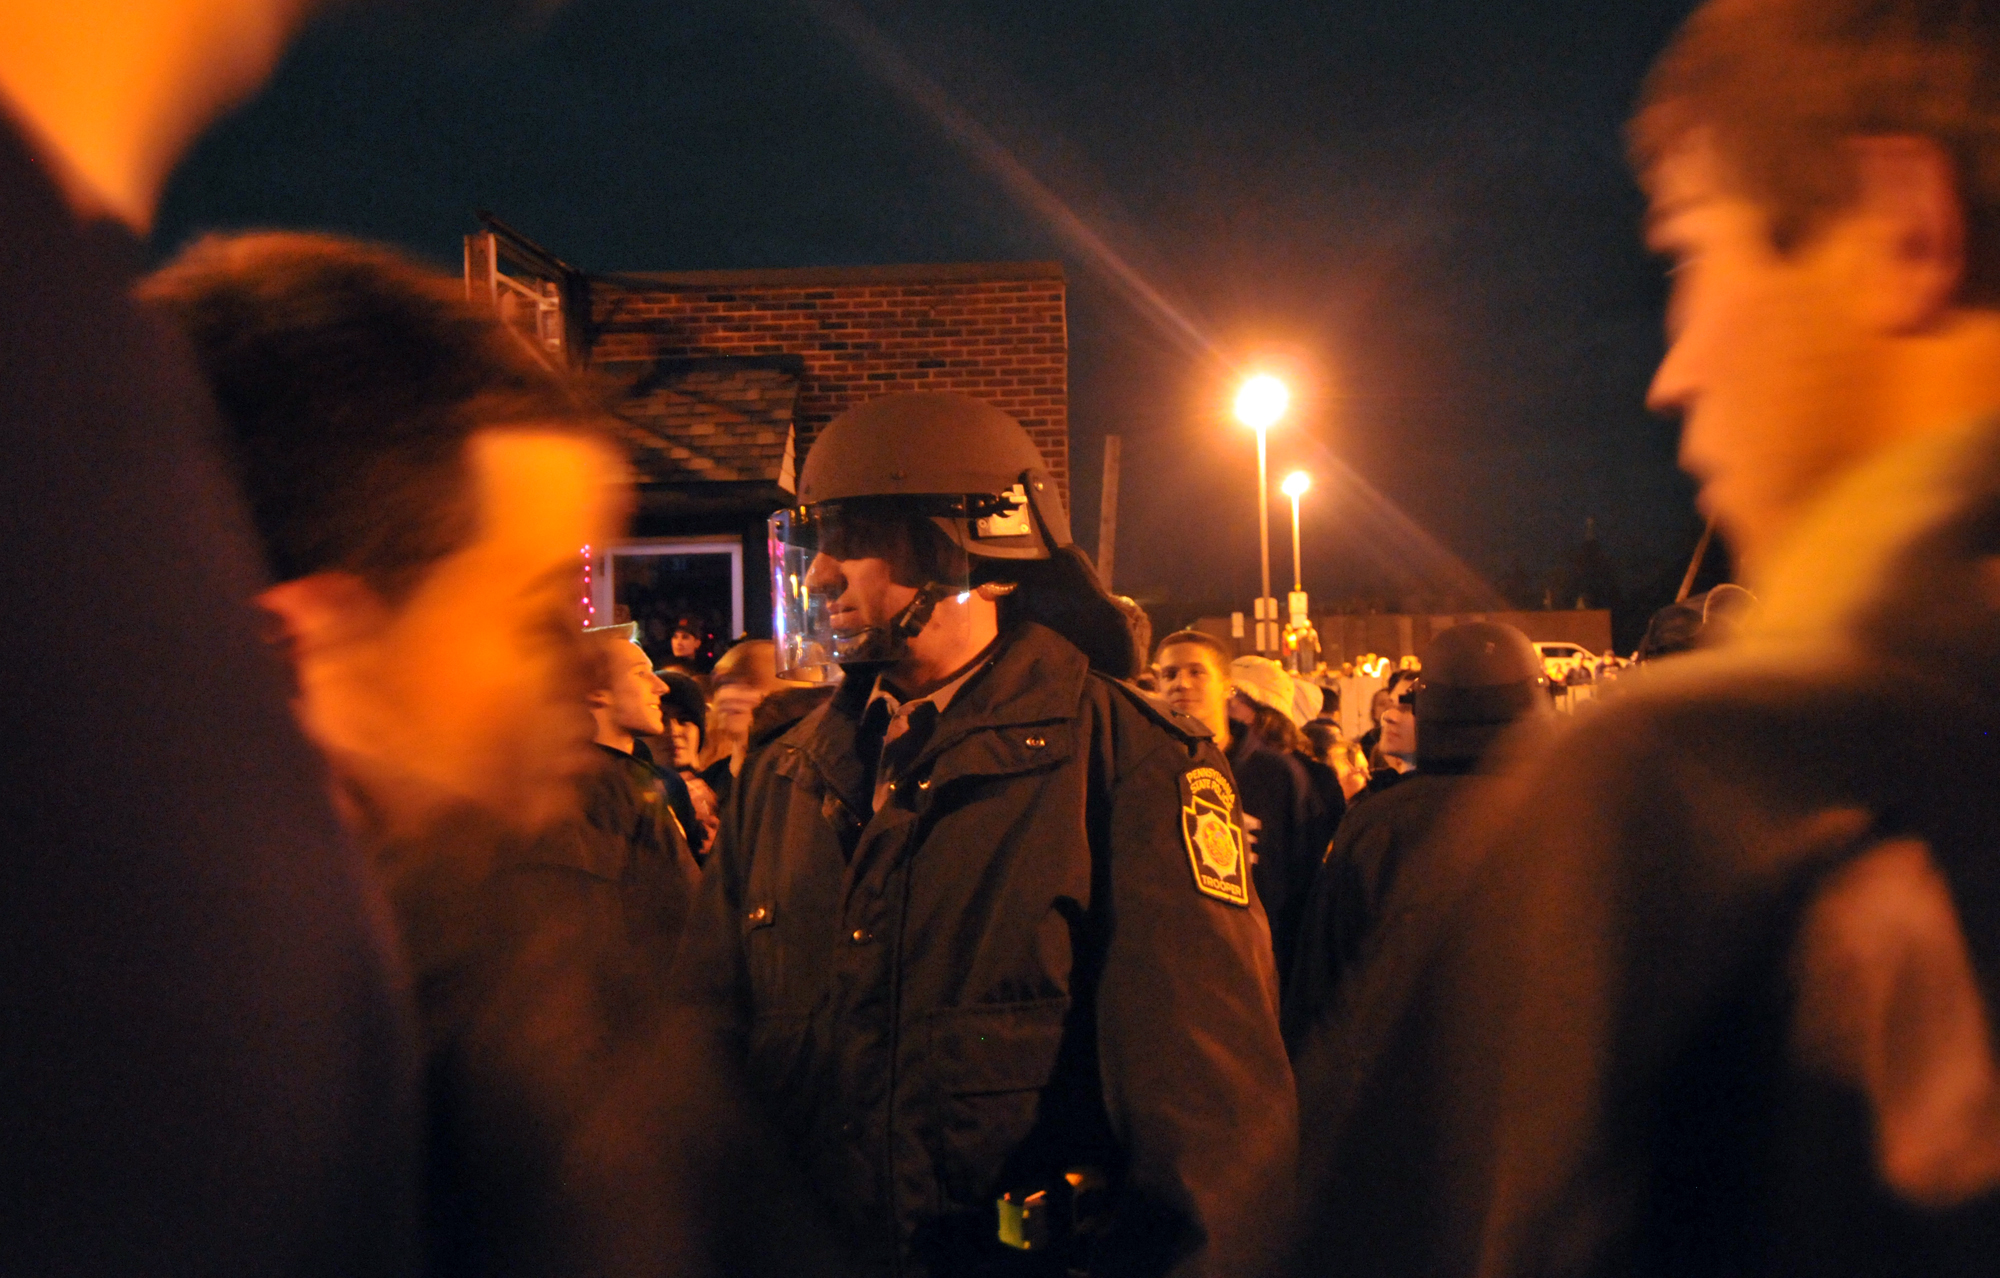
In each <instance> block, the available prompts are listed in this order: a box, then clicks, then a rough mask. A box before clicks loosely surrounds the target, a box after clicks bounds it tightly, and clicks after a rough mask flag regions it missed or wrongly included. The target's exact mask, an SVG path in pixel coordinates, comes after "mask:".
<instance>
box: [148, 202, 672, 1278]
mask: <svg viewBox="0 0 2000 1278" xmlns="http://www.w3.org/2000/svg"><path fill="white" fill-rule="evenodd" d="M142 296H144V297H145V298H146V299H148V300H149V301H151V302H153V303H154V304H155V305H157V306H159V307H160V308H161V309H162V310H163V311H165V312H166V313H167V314H169V315H170V316H172V317H173V318H174V319H175V320H176V321H177V322H178V323H179V324H180V326H181V327H182V329H183V330H184V331H185V332H186V333H187V335H188V337H189V338H190V339H191V341H192V343H193V346H194V349H195V353H196V356H197V358H198V360H199V361H200V363H201V365H202V366H203V368H204V370H205V371H206V373H207V374H208V377H209V380H210V382H211V384H212V385H213V387H214V389H215V393H216V397H217V400H218V401H219V403H220V404H221V406H222V413H223V420H224V427H225V429H224V432H223V434H224V438H225V442H226V447H227V448H228V450H229V452H230V455H231V459H232V460H233V462H234V463H235V466H236V469H237V472H238V474H239V476H240V477H241V480H242V483H243V486H244V488H245V489H246V490H247V492H248V495H249V499H250V507H251V513H252V516H253V518H254V519H255V521H256V524H257V528H258V530H259V532H260V533H261V534H262V538H263V543H264V549H265V554H266V557H267V558H268V560H269V562H270V564H271V566H272V571H273V575H274V576H275V577H276V578H277V584H275V585H272V586H269V587H267V588H266V589H264V590H263V591H262V592H260V593H259V594H258V596H257V603H258V605H259V606H260V607H261V608H262V609H263V611H264V612H265V613H266V614H267V616H268V617H269V619H270V624H269V632H270V637H271V640H272V642H273V643H274V644H275V645H276V646H277V647H278V648H279V649H280V650H281V651H282V652H283V653H284V654H285V655H286V656H287V657H288V658H289V660H290V662H291V665H292V668H293V671H294V676H295V680H296V686H297V694H296V700H295V707H296V711H297V714H298V717H299V720H300V722H301V723H302V724H303V725H304V727H305V729H306V732H307V734H308V735H309V736H310V737H311V738H312V739H313V741H315V742H316V743H317V744H318V745H319V747H320V749H321V751H322V752H323V753H324V755H325V757H326V759H327V762H328V764H329V765H330V767H331V770H332V774H333V783H334V786H335V789H336V794H337V798H338V800H339V803H340V806H341V808H342V809H343V811H344V813H345V815H346V817H347V819H348V822H349V824H350V826H351V827H352V828H353V830H354V831H355V833H356V834H357V836H358V837H359V838H360V840H361V841H362V843H363V845H364V847H365V848H366V850H367V851H368V852H369V854H370V856H371V859H372V860H373V862H374V864H375V866H376V868H377V870H378V871H379V873H380V874H381V875H382V878H383V881H384V883H385V884H386V886H387V888H388V892H389V897H390V902H391V904H392V906H393V908H394V915H395V920H396V923H397V927H398V931H399V933H400V937H401V940H402V944H403V948H404V951H405V953H406V954H407V956H408V959H409V962H410V964H411V966H412V968H413V969H414V977H415V992H416V996H417V1001H418V1009H419V1012H420V1014H421V1016H422V1022H423V1032H424V1044H425V1057H426V1059H425V1075H426V1093H427V1098H428V1108H429V1133H430V1146H429V1151H428V1155H429V1157H428V1162H429V1176H428V1183H427V1186H426V1215H427V1222H426V1223H427V1225H428V1229H429V1234H430V1243H431V1270H432V1272H433V1273H436V1274H454V1273H468V1274H540V1273H558V1272H572V1271H574V1270H576V1269H591V1270H597V1269H610V1268H612V1267H613V1266H612V1264H611V1262H610V1261H609V1260H608V1259H607V1255H608V1252H609V1251H610V1250H612V1249H614V1248H615V1247H617V1246H618V1245H620V1243H621V1242H622V1234H623V1232H624V1231H625V1229H626V1228H627V1226H628V1223H629V1222H627V1221H624V1220H614V1219H606V1218H605V1216H604V1213H605V1211H606V1209H607V1207H608V1205H609V1204H611V1203H612V1202H614V1201H620V1200H613V1199H611V1198H610V1197H609V1196H608V1195H607V1194H606V1193H604V1192H603V1190H604V1185H603V1182H604V1181H605V1180H606V1179H607V1176H606V1175H605V1174H603V1169H602V1168H601V1167H599V1166H598V1165H596V1164H594V1163H592V1162H590V1161H588V1160H581V1159H579V1158H578V1157H576V1148H575V1147H576V1142H577V1140H578V1139H579V1133H581V1132H582V1131H583V1130H584V1129H585V1127H586V1125H587V1124H588V1123H589V1121H590V1119H591V1116H592V1112H593V1108H594V1106H595V1104H596V1103H597V1101H598V1100H599V1098H600V1097H601V1096H602V1095H604V1094H605V1093H606V1091H607V1090H608V1088H609V1087H610V1085H611V1081H612V1080H611V1078H610V1077H609V1071H610V1070H611V1069H612V1068H613V1067H614V1066H615V1065H616V1064H617V1063H618V1060H619V1056H618V1050H619V1049H620V1048H621V1047H623V1046H627V1045H630V1044H634V1043H637V1042H640V1041H642V1040H644V1039H646V1038H647V1037H648V1036H649V1035H651V1034H652V1033H654V1032H655V1024H656V1021H657V1015H656V1012H655V1008H654V1006H653V1004H654V1003H655V1002H656V1001H657V990H658V987H659V985H660V983H661V979H662V978H661V976H660V972H659V968H658V959H659V955H658V953H657V945H653V946H651V947H650V948H649V945H648V943H647V940H646V939H643V938H647V937H649V936H650V935H651V934H652V933H654V932H656V930H657V929H656V928H655V927H654V926H653V922H652V920H629V921H630V922H632V923H634V924H636V927H634V928H628V927H626V926H623V924H624V923H626V922H627V921H628V920H625V919H623V918H620V917H619V916H621V915H622V914H623V913H624V910H625V907H626V906H628V905H631V904H633V903H632V902H631V901H629V900H627V899H625V898H626V897H627V896H628V895H629V894H628V893H625V892H623V891H622V890H620V889H619V888H618V887H617V886H616V885H613V886H612V888H611V890H610V891H609V892H606V891H601V890H598V889H597V888H596V887H594V886H593V884H592V883H591V882H590V881H588V880H589V878H590V876H589V874H588V873H587V872H586V873H576V872H563V870H562V867H559V866H551V865H550V864H549V857H547V856H546V855H543V854H541V853H538V852H537V851H536V849H535V846H534V844H533V842H532V841H533V840H534V839H535V838H536V836H537V835H546V834H547V833H548V831H549V830H550V828H551V826H552V825H554V824H555V823H557V822H560V821H562V820H563V819H565V818H568V817H571V816H573V815H574V814H575V813H576V811H577V787H578V784H579V782H580V781H581V780H582V779H583V778H584V777H586V776H587V775H588V774H589V773H590V771H591V770H592V769H594V768H596V767H598V766H599V762H598V760H599V758H600V757H601V755H602V751H601V750H600V749H599V747H597V746H596V745H593V743H592V739H593V736H594V735H596V733H597V726H596V724H595V723H594V722H593V717H592V715H591V714H590V713H589V711H588V710H587V709H586V698H587V694H588V692H589V689H590V687H591V685H592V682H593V680H592V678H591V676H590V672H589V664H590V660H591V656H592V654H591V652H590V649H589V647H588V645H587V644H586V642H585V641H584V639H583V636H582V631H581V627H580V626H579V623H578V618H577V614H576V594H577V587H578V581H579V574H580V571H581V565H580V561H579V560H578V557H577V551H576V548H577V547H578V546H583V545H589V544H597V543H602V542H603V541H604V540H606V539H607V538H608V537H609V536H611V535H613V534H614V533H615V532H616V531H617V529H618V528H619V527H620V526H621V521H622V518H623V515H624V510H625V503H626V500H627V496H626V491H627V490H626V482H625V464H624V459H623V457H622V455H621V454H620V453H619V452H618V451H617V450H616V447H615V445H614V444H612V443H611V442H610V440H611V437H610V436H609V434H608V433H607V431H606V429H605V426H604V422H603V419H602V416H601V411H600V410H599V409H597V408H596V407H595V406H594V405H591V404H589V403H587V402H585V401H583V400H581V399H579V397H578V396H577V394H576V393H575V391H574V390H573V389H572V388H571V387H570V386H569V385H568V384H567V383H566V382H565V381H563V380H562V379H560V378H559V377H557V376H556V375H555V374H552V373H551V372H549V371H548V370H547V369H545V368H544V367H543V366H542V365H541V364H540V363H539V362H538V361H536V360H535V359H534V357H533V356H532V355H531V354H530V353H529V352H528V350H527V349H526V348H525V347H524V346H522V345H521V344H520V343H519V342H517V341H516V340H515V339H514V337H513V335H512V334H510V333H508V332H507V331H506V330H505V329H504V328H503V327H502V326H501V325H500V324H499V323H498V322H497V321H496V320H495V319H494V318H493V317H492V316H491V315H490V314H488V313H484V312H481V311H478V310H475V309H474V308H473V307H472V306H471V304H469V303H468V302H466V301H465V298H464V291H463V288H462V286H461V285H460V284H459V283H458V282H457V281H455V280H451V279H448V278H446V277H443V276H441V275H437V274H435V273H433V272H431V271H429V270H427V269H424V268H421V267H418V266H416V265H413V264H411V263H409V262H407V261H406V260H404V259H402V258H399V257H397V256H395V255H393V254H391V253H390V252H388V251H386V250H382V249H378V248H374V247H372V246H367V245H361V244H357V243H354V242H351V241H345V240H337V239H332V238H329V237H323V236H308V235H290V234H265V235H246V236H236V237H221V236H217V237H210V238H208V239H205V240H203V241H200V242H198V243H197V244H195V245H194V246H192V247H191V248H189V249H188V250H187V251H185V252H184V253H183V254H182V255H181V256H180V257H179V258H177V259H176V260H175V261H174V262H173V263H171V264H170V265H168V266H167V267H165V268H164V269H163V270H162V271H160V272H159V273H157V274H156V275H154V276H152V277H151V278H149V279H148V280H147V281H146V283H145V285H144V287H143V289H142ZM354 370H367V371H366V374H365V376H356V375H355V372H354ZM640 895H642V896H643V895H644V894H643V893H641V894H640ZM612 920H616V921H612ZM635 933H636V934H637V936H638V937H639V938H642V939H640V940H638V941H636V942H635V941H634V939H633V938H634V935H635ZM649 995H650V997H649Z"/></svg>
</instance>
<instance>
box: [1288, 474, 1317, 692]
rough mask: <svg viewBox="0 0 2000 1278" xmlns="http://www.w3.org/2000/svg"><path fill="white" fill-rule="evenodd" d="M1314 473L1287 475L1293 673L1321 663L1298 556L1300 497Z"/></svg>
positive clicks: (1310, 670)
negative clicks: (1290, 542)
mask: <svg viewBox="0 0 2000 1278" xmlns="http://www.w3.org/2000/svg"><path fill="white" fill-rule="evenodd" d="M1312 482H1313V481H1312V476H1311V475H1308V474H1306V473H1305V472H1304V471H1302V470H1295V471H1293V472H1292V473H1291V474H1289V475H1287V476H1285V482H1284V485H1283V488H1284V493H1285V496H1287V497H1289V498H1291V499H1292V594H1291V598H1290V599H1289V600H1287V602H1288V603H1289V604H1290V605H1291V607H1290V608H1289V609H1287V611H1288V612H1290V613H1291V621H1290V622H1288V623H1287V624H1286V626H1285V657H1286V664H1287V665H1288V666H1290V668H1291V669H1292V670H1293V672H1294V673H1297V674H1310V673H1311V672H1312V670H1313V668H1314V667H1316V666H1317V665H1319V634H1318V632H1316V631H1315V630H1314V629H1313V628H1312V618H1311V616H1310V615H1309V614H1310V613H1311V611H1312V607H1311V604H1310V603H1309V602H1308V601H1307V599H1306V580H1305V569H1304V568H1303V567H1302V566H1301V564H1300V558H1299V498H1301V497H1303V496H1305V494H1306V490H1307V489H1309V488H1311V487H1312Z"/></svg>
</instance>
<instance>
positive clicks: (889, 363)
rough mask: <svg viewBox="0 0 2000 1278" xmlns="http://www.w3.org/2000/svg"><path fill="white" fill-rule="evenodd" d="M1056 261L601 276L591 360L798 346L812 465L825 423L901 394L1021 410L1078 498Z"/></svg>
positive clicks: (776, 351) (802, 419)
mask: <svg viewBox="0 0 2000 1278" xmlns="http://www.w3.org/2000/svg"><path fill="white" fill-rule="evenodd" d="M1064 299H1065V287H1064V281H1063V274H1062V267H1061V266H1060V265H1059V264H1057V263H1053V262H996V263H977V264H953V265H943V266H882V267H842V268H830V269H811V268H808V269H800V270H771V271H689V272H678V273H668V274H644V275H619V276H614V277H610V278H605V277H598V278H596V279H593V280H592V282H591V321H592V325H591V327H592V330H593V332H592V334H591V341H590V360H591V362H592V363H608V362H612V361H627V360H642V359H661V358H670V359H685V358H699V357H702V356H741V355H764V356H770V355H791V356H796V357H798V358H800V359H803V360H804V361H805V374H804V376H803V378H802V379H801V381H800V385H799V394H798V401H797V408H796V415H797V424H798V431H799V456H800V458H801V460H803V458H804V455H805V450H806V449H807V448H808V447H810V445H811V442H812V438H813V436H814V435H815V434H816V433H817V432H818V430H819V428H820V427H822V426H824V425H825V424H826V423H827V422H829V421H831V420H833V418H834V417H836V416H838V415H839V414H840V413H841V412H843V411H845V410H846V409H848V408H850V407H852V406H854V405H855V404H858V403H861V402H863V401H865V400H869V399H873V398H875V397H876V396H878V395H885V394H889V393H891V392H894V391H914V390H939V391H957V392H959V393H961V394H965V395H970V396H972V397H974V398H976V399H982V400H985V401H986V402H987V403H989V404H992V405H994V406H995V407H996V408H1000V409H1002V410H1004V411H1006V412H1008V413H1010V414H1012V415H1013V416H1014V417H1015V418H1016V419H1018V420H1019V421H1020V422H1021V424H1022V425H1023V426H1025V427H1027V429H1028V433H1029V434H1030V435H1032V436H1033V437H1034V440H1035V443H1036V445H1037V446H1039V447H1040V449H1041V450H1042V455H1043V456H1044V457H1045V458H1047V459H1048V466H1049V471H1050V473H1051V474H1053V475H1054V476H1055V477H1056V480H1057V482H1058V483H1059V484H1060V485H1061V487H1062V492H1063V498H1064V502H1065V503H1066V504H1067V502H1068V498H1069V378H1068V370H1069V345H1068V341H1069V339H1068V323H1067V320H1066V312H1065V300H1064Z"/></svg>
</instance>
